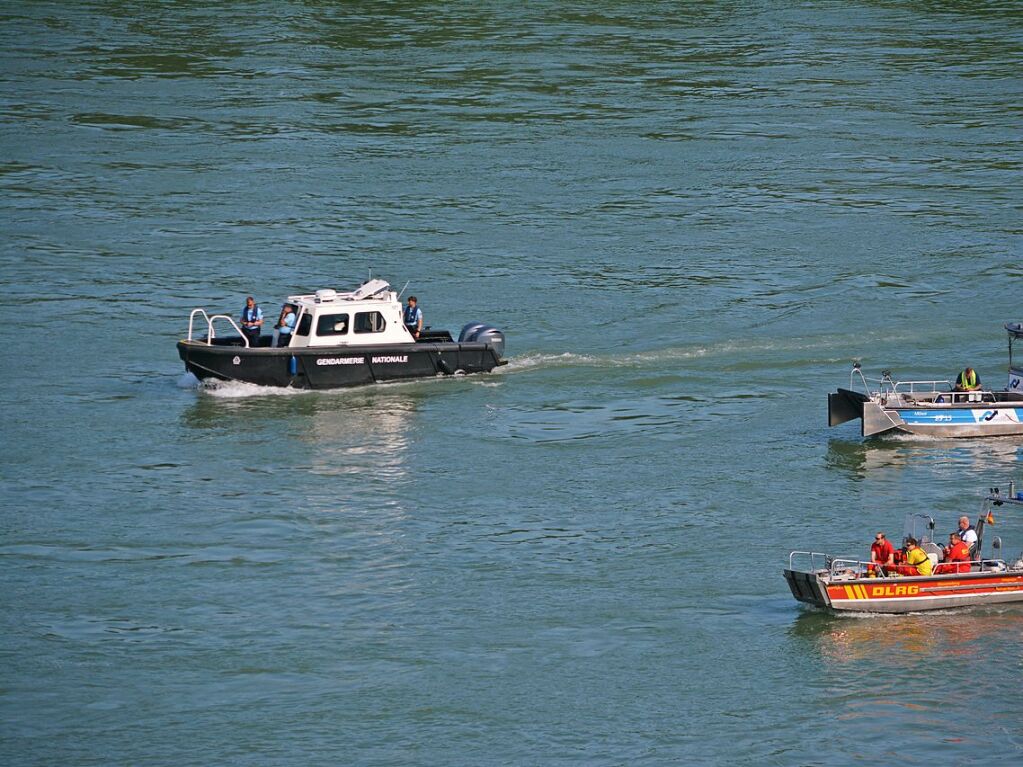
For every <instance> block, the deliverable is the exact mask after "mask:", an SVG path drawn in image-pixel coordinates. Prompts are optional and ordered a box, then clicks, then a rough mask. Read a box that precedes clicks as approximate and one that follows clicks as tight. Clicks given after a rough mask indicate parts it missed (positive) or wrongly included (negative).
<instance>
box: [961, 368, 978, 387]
mask: <svg viewBox="0 0 1023 767" xmlns="http://www.w3.org/2000/svg"><path fill="white" fill-rule="evenodd" d="M959 385H960V386H962V387H963V388H964V389H972V388H973V387H975V386H976V385H977V371H976V370H974V371H973V372H972V373H970V372H967V371H966V370H964V371H963V372H962V373H960V374H959Z"/></svg>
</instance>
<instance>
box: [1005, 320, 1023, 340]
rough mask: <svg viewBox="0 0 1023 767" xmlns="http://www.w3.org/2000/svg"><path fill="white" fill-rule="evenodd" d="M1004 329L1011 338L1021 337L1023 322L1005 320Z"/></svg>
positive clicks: (1022, 336)
mask: <svg viewBox="0 0 1023 767" xmlns="http://www.w3.org/2000/svg"><path fill="white" fill-rule="evenodd" d="M1005 329H1006V330H1008V331H1009V335H1010V336H1012V337H1013V338H1023V322H1006V323H1005Z"/></svg>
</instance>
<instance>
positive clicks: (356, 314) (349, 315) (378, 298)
mask: <svg viewBox="0 0 1023 767" xmlns="http://www.w3.org/2000/svg"><path fill="white" fill-rule="evenodd" d="M287 305H289V306H291V308H292V310H293V311H294V312H295V314H296V317H295V325H294V330H293V332H292V334H291V343H290V344H288V347H289V348H296V347H316V346H364V345H365V346H369V345H374V346H377V345H380V344H411V343H415V339H414V338H413V337H412V334H411V333H409V332H408V330H406V329H405V323H404V322H403V321H402V306H401V301H399V300H398V294H397V293H396V292H395V291H393V290H391V286H390V285H389V284H388V283H387V282H385V281H384V280H370V281H369V282H367V283H365V284H364V285H361V286H359V288H358V289H356V290H353V291H351V292H350V293H339V292H337V291H336V290H330V289H324V290H317V291H316V292H315V293H311V294H308V295H300V296H288V301H287ZM282 312H283V310H282Z"/></svg>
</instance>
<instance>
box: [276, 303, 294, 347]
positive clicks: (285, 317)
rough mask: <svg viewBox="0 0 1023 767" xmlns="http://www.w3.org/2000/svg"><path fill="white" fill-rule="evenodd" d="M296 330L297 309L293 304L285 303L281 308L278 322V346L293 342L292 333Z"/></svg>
mask: <svg viewBox="0 0 1023 767" xmlns="http://www.w3.org/2000/svg"><path fill="white" fill-rule="evenodd" d="M294 330H295V310H294V307H292V306H291V304H285V305H284V308H283V309H282V310H281V318H280V320H279V321H278V322H277V346H278V347H281V346H287V345H288V344H290V343H291V334H292V332H293V331H294Z"/></svg>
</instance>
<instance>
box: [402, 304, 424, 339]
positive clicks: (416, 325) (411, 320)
mask: <svg viewBox="0 0 1023 767" xmlns="http://www.w3.org/2000/svg"><path fill="white" fill-rule="evenodd" d="M418 303H419V302H418V300H417V299H416V297H415V296H409V297H408V305H407V306H406V307H405V312H404V315H403V317H404V320H405V330H407V331H408V332H409V333H411V334H412V337H413V338H419V334H420V333H422V332H423V310H422V309H420V308H419V306H418Z"/></svg>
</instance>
